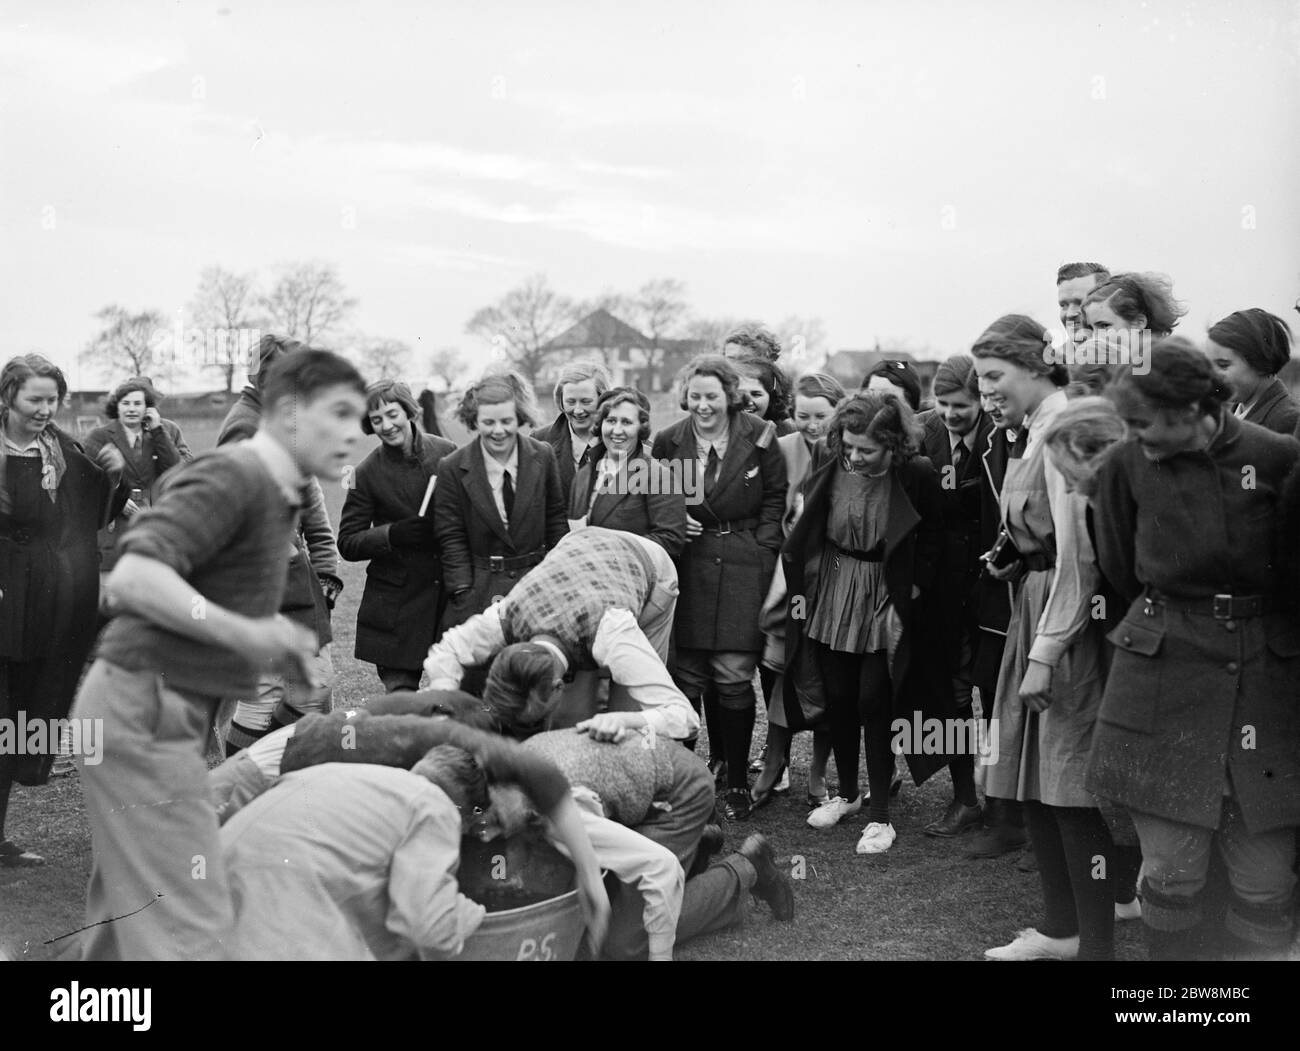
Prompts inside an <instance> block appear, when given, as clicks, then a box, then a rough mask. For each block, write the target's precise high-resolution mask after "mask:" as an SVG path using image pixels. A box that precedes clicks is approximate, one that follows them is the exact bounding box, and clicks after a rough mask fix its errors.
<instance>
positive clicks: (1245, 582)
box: [1088, 339, 1300, 959]
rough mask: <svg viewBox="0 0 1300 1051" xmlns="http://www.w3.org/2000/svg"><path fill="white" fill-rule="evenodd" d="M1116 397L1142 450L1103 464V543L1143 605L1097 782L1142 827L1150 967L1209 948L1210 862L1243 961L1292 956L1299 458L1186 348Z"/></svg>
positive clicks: (1299, 670)
mask: <svg viewBox="0 0 1300 1051" xmlns="http://www.w3.org/2000/svg"><path fill="white" fill-rule="evenodd" d="M1115 394H1116V399H1117V401H1118V403H1119V408H1120V412H1121V413H1122V414H1123V416H1124V418H1125V422H1126V423H1127V424H1128V427H1129V430H1130V431H1131V432H1132V433H1133V435H1134V438H1133V439H1132V440H1130V441H1128V442H1125V443H1124V444H1123V445H1121V446H1120V447H1119V449H1118V450H1117V451H1116V453H1115V454H1114V455H1113V456H1112V457H1111V458H1110V460H1109V461H1108V462H1107V463H1106V465H1105V466H1104V467H1103V468H1102V471H1101V476H1100V479H1099V485H1098V497H1097V503H1098V506H1097V530H1098V537H1097V541H1098V548H1099V551H1100V557H1101V565H1102V568H1103V570H1104V571H1105V573H1106V577H1107V579H1109V580H1110V582H1111V583H1112V584H1113V585H1114V586H1115V588H1116V589H1117V590H1118V591H1119V592H1120V593H1121V594H1122V595H1123V596H1124V597H1125V598H1126V599H1129V600H1131V603H1132V604H1131V605H1130V607H1129V609H1128V614H1127V616H1126V617H1125V618H1124V620H1123V621H1122V622H1121V623H1120V625H1119V626H1118V627H1117V628H1116V629H1115V630H1114V631H1113V632H1111V634H1110V636H1109V638H1110V641H1111V642H1113V643H1114V644H1115V654H1114V663H1113V666H1112V669H1111V675H1110V677H1109V679H1108V681H1107V684H1106V694H1105V699H1104V701H1103V703H1102V706H1101V715H1100V718H1099V722H1098V727H1097V733H1096V740H1095V742H1094V745H1093V750H1092V758H1091V761H1090V762H1089V764H1088V786H1089V787H1090V788H1091V789H1092V790H1093V791H1094V792H1096V793H1097V794H1098V795H1102V796H1105V797H1106V798H1108V799H1113V800H1115V801H1116V802H1118V803H1121V804H1123V805H1124V806H1125V807H1127V808H1128V810H1129V813H1130V814H1131V815H1132V818H1133V822H1134V824H1136V825H1137V831H1138V836H1139V838H1140V839H1141V841H1142V855H1143V858H1144V872H1145V878H1144V880H1143V895H1142V919H1143V922H1144V923H1145V924H1146V927H1147V934H1148V946H1149V950H1150V955H1151V956H1152V958H1154V959H1184V958H1189V957H1193V956H1196V955H1198V954H1199V952H1200V951H1201V949H1202V947H1201V946H1200V945H1198V942H1199V940H1200V937H1201V932H1198V927H1200V925H1201V921H1202V912H1203V901H1202V897H1203V895H1202V892H1203V891H1204V889H1205V884H1206V873H1207V871H1208V869H1209V866H1210V853H1211V851H1216V852H1217V853H1218V854H1219V855H1220V856H1221V857H1222V858H1223V861H1224V863H1225V866H1226V868H1227V873H1228V881H1229V884H1230V885H1231V891H1232V900H1231V902H1230V904H1229V907H1228V912H1227V916H1226V919H1225V926H1226V928H1227V934H1228V935H1229V937H1230V938H1232V939H1235V942H1236V946H1235V949H1236V954H1239V955H1244V956H1253V955H1258V956H1273V957H1278V956H1283V955H1284V954H1285V952H1286V949H1287V946H1288V945H1289V944H1290V941H1291V935H1292V920H1293V895H1294V891H1295V885H1296V878H1295V873H1294V872H1293V870H1292V866H1293V863H1294V860H1295V831H1294V830H1295V828H1296V826H1297V825H1300V752H1298V751H1297V747H1296V742H1297V741H1300V709H1298V708H1297V704H1296V698H1297V696H1300V629H1298V628H1297V623H1296V620H1295V618H1294V616H1293V615H1291V611H1289V610H1287V609H1286V608H1285V607H1286V605H1288V604H1290V603H1292V602H1293V601H1294V596H1293V595H1288V594H1286V593H1285V592H1284V591H1283V587H1284V585H1285V578H1284V577H1283V578H1282V580H1279V572H1278V561H1277V558H1276V552H1277V543H1276V539H1275V533H1274V529H1275V523H1276V521H1277V520H1278V517H1279V494H1280V491H1281V490H1282V487H1283V483H1284V480H1285V479H1286V477H1287V474H1288V472H1289V471H1291V470H1292V467H1293V465H1294V464H1295V462H1296V459H1297V456H1300V447H1298V446H1297V444H1296V442H1295V441H1294V439H1292V438H1289V437H1284V436H1282V435H1279V434H1275V433H1273V432H1271V431H1269V430H1267V429H1265V428H1263V427H1259V426H1256V425H1255V424H1253V423H1248V422H1245V421H1242V420H1238V419H1237V418H1236V417H1235V416H1234V415H1233V414H1232V413H1231V412H1228V411H1226V410H1225V408H1224V402H1225V401H1226V400H1227V399H1228V397H1230V392H1229V391H1228V390H1227V388H1226V387H1225V386H1224V385H1223V384H1222V382H1221V380H1220V377H1219V376H1218V374H1217V373H1216V372H1215V371H1214V368H1213V366H1212V365H1211V363H1210V361H1209V359H1207V358H1206V357H1205V355H1203V354H1202V353H1201V352H1200V351H1199V350H1197V348H1196V347H1195V346H1193V345H1192V344H1191V343H1189V342H1188V341H1186V340H1182V339H1168V340H1164V341H1161V342H1160V343H1157V344H1156V346H1155V348H1154V349H1153V352H1152V361H1151V370H1150V372H1149V373H1147V374H1144V375H1138V374H1136V373H1135V374H1133V375H1130V376H1128V377H1125V378H1124V379H1122V380H1121V381H1120V383H1119V384H1118V385H1117V388H1116V391H1115ZM1282 543H1284V544H1288V545H1291V546H1294V545H1295V543H1296V539H1295V536H1294V535H1292V536H1289V537H1283V538H1282Z"/></svg>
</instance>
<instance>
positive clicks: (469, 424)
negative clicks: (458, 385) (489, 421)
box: [456, 372, 541, 431]
mask: <svg viewBox="0 0 1300 1051" xmlns="http://www.w3.org/2000/svg"><path fill="white" fill-rule="evenodd" d="M504 401H513V402H514V403H515V415H516V416H517V417H518V419H519V423H520V425H521V426H525V427H536V426H537V423H538V421H539V419H540V418H541V416H540V412H539V410H538V408H537V396H536V395H535V394H533V389H532V387H530V386H529V385H528V383H527V382H526V381H525V380H524V378H523V377H522V376H521V375H519V373H517V372H498V373H493V374H492V375H489V376H484V377H483V378H482V379H481V380H479V381H478V382H477V383H475V384H473V385H472V386H471V387H470V388H469V389H468V390H467V391H465V396H464V397H463V398H461V399H460V405H459V406H457V408H456V419H458V420H460V422H461V423H462V424H464V426H465V427H466V428H468V429H469V430H471V431H472V430H475V429H476V428H477V427H478V407H479V406H480V405H500V404H501V403H502V402H504Z"/></svg>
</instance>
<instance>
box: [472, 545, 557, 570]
mask: <svg viewBox="0 0 1300 1051" xmlns="http://www.w3.org/2000/svg"><path fill="white" fill-rule="evenodd" d="M545 557H546V550H545V549H544V548H542V549H538V550H537V551H533V552H530V553H529V554H527V555H513V556H511V557H510V558H506V557H505V556H504V555H488V556H486V557H485V556H483V555H475V556H474V557H473V558H471V559H470V562H471V563H473V565H474V567H475V568H476V569H486V570H487V571H488V572H490V573H506V572H509V571H511V570H515V569H531V568H532V567H533V566H535V565H537V563H538V562H540V561H541V560H542V559H543V558H545Z"/></svg>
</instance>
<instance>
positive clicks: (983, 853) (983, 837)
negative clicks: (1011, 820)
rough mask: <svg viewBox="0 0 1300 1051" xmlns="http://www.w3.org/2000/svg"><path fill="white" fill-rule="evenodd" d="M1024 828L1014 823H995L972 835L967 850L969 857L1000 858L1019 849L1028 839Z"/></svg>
mask: <svg viewBox="0 0 1300 1051" xmlns="http://www.w3.org/2000/svg"><path fill="white" fill-rule="evenodd" d="M1028 838H1029V837H1028V836H1026V835H1025V830H1024V829H1023V828H1016V827H1015V826H1014V825H994V826H993V827H992V828H986V829H985V830H984V831H983V832H981V833H979V834H978V835H976V836H974V837H972V839H971V844H970V847H969V848H968V849H967V851H966V856H967V857H968V858H1000V857H1002V855H1003V854H1010V853H1011V852H1012V851H1013V850H1019V849H1020V848H1021V847H1023V846H1024V845H1025V843H1026V842H1027V841H1028Z"/></svg>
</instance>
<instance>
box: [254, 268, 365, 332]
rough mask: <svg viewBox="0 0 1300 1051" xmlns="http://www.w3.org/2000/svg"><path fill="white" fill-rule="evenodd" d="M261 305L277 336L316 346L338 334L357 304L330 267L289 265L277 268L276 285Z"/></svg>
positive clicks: (263, 298)
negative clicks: (320, 341) (325, 338)
mask: <svg viewBox="0 0 1300 1051" xmlns="http://www.w3.org/2000/svg"><path fill="white" fill-rule="evenodd" d="M261 305H262V308H263V309H264V310H265V311H266V313H267V316H268V321H269V323H270V328H271V330H272V331H273V332H274V333H275V334H276V335H279V336H289V337H290V338H292V339H297V340H301V341H302V342H303V343H308V344H315V343H316V341H317V340H320V339H323V338H324V337H326V336H328V335H330V334H332V333H337V331H338V328H339V326H340V325H341V324H342V323H343V321H344V320H345V319H346V318H347V316H348V315H349V314H351V313H352V311H353V310H354V309H355V308H356V305H357V301H356V300H355V299H353V298H351V297H349V296H348V295H347V290H346V289H345V288H344V287H343V282H342V281H341V280H340V279H339V276H338V273H337V272H336V271H335V270H334V267H332V266H330V265H329V264H327V263H286V264H282V265H281V266H279V267H278V268H277V277H276V281H275V284H274V285H272V287H271V291H270V292H269V293H267V294H266V295H265V296H264V297H262V300H261Z"/></svg>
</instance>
